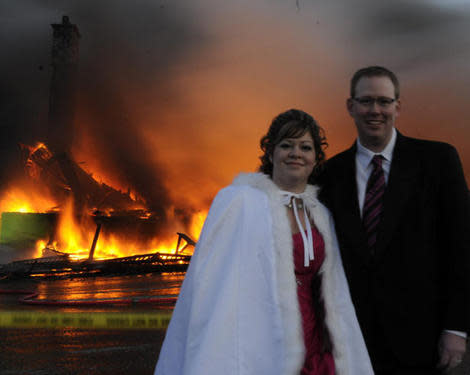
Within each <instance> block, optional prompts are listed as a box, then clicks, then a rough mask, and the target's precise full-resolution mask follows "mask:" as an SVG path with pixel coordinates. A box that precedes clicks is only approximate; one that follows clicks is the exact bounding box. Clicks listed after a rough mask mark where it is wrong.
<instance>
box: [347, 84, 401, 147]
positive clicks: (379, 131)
mask: <svg viewBox="0 0 470 375" xmlns="http://www.w3.org/2000/svg"><path fill="white" fill-rule="evenodd" d="M355 91H356V92H355V96H354V98H349V99H348V100H347V103H346V105H347V109H348V112H349V114H350V115H351V117H352V118H353V119H354V122H355V123H356V127H357V133H358V135H359V139H360V141H361V143H362V144H363V145H364V146H366V147H367V148H369V149H371V150H372V151H375V152H380V151H382V150H383V149H384V148H385V146H387V144H388V142H389V141H390V138H391V136H392V129H393V127H394V126H395V118H396V117H397V116H398V114H399V112H400V100H399V99H395V87H394V86H393V82H392V81H391V80H390V78H388V77H382V76H379V77H362V78H361V79H360V80H359V81H358V82H357V84H356V90H355Z"/></svg>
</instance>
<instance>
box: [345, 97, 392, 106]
mask: <svg viewBox="0 0 470 375" xmlns="http://www.w3.org/2000/svg"><path fill="white" fill-rule="evenodd" d="M352 99H353V100H354V101H355V102H357V103H359V104H360V105H362V106H364V107H370V106H372V105H374V104H375V103H377V105H378V106H379V107H382V108H387V107H390V106H391V105H392V103H393V102H395V101H396V99H393V98H387V97H386V96H379V97H377V98H373V97H372V96H361V97H359V98H352Z"/></svg>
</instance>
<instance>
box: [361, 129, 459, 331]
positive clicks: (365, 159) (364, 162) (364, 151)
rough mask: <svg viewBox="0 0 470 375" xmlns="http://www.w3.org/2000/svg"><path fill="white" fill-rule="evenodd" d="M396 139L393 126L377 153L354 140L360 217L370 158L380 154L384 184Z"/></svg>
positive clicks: (370, 168)
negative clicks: (389, 135)
mask: <svg viewBox="0 0 470 375" xmlns="http://www.w3.org/2000/svg"><path fill="white" fill-rule="evenodd" d="M396 141H397V130H396V129H395V128H393V130H392V138H390V141H389V142H388V144H387V146H385V148H384V149H383V150H382V151H381V152H378V153H375V152H373V151H371V150H369V149H368V148H366V147H365V146H363V145H362V143H361V141H360V140H359V138H357V140H356V146H357V151H356V184H357V199H358V202H359V210H360V212H361V217H362V208H363V206H364V200H365V197H366V187H367V181H368V180H369V176H370V174H371V173H372V170H373V169H374V167H373V165H372V163H371V162H372V158H373V157H374V156H375V155H382V157H383V160H382V169H383V171H384V177H385V184H387V183H388V176H389V174H390V167H391V165H392V159H393V150H394V148H395V143H396ZM444 332H449V333H453V334H455V335H457V336H460V337H464V338H466V337H467V333H466V332H460V331H451V330H444Z"/></svg>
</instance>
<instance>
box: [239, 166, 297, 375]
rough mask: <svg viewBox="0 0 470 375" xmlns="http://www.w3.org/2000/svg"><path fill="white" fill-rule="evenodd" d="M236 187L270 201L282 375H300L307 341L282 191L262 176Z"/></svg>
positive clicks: (243, 179)
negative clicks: (256, 192) (245, 187)
mask: <svg viewBox="0 0 470 375" xmlns="http://www.w3.org/2000/svg"><path fill="white" fill-rule="evenodd" d="M233 185H249V186H251V187H254V188H257V189H259V190H262V191H264V192H265V193H266V194H267V195H268V198H269V205H270V210H271V217H272V225H273V233H274V238H273V244H272V245H273V249H274V251H275V253H276V254H275V255H276V257H275V264H276V270H277V271H276V272H277V275H276V276H277V277H276V281H277V283H278V284H277V285H276V289H277V291H278V297H279V300H278V303H279V307H280V310H281V316H282V324H283V327H284V332H283V334H284V344H285V346H284V347H285V349H286V350H285V354H286V357H285V359H284V363H285V368H284V370H283V372H282V374H292V375H297V374H299V373H300V370H301V369H302V366H303V363H304V360H305V345H304V341H303V329H302V320H301V316H300V309H299V301H298V298H297V284H296V282H295V273H294V258H293V241H292V236H285V235H283V234H284V233H290V225H289V221H288V218H287V211H286V210H285V207H284V205H283V204H282V202H281V195H280V194H278V192H279V190H280V189H279V188H278V187H277V186H276V185H275V184H274V183H273V182H272V180H271V178H269V176H267V175H265V174H262V173H243V174H240V175H239V176H238V177H237V178H235V180H234V181H233Z"/></svg>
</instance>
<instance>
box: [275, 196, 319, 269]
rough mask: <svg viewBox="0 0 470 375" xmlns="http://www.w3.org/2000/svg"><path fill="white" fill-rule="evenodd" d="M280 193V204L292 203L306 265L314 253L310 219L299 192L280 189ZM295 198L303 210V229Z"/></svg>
mask: <svg viewBox="0 0 470 375" xmlns="http://www.w3.org/2000/svg"><path fill="white" fill-rule="evenodd" d="M280 193H281V200H282V204H284V205H285V206H289V207H290V205H291V204H292V207H293V208H294V216H295V221H296V222H297V225H298V227H299V229H300V234H301V235H302V240H303V243H304V266H305V267H308V266H309V264H310V261H311V260H313V259H314V255H313V234H312V226H311V225H310V220H309V218H308V215H307V209H306V208H305V204H304V202H303V199H302V197H301V195H300V194H296V193H292V192H290V191H284V190H281V191H280ZM296 200H299V201H300V202H301V204H302V209H303V211H304V219H305V220H304V221H305V226H306V228H305V229H304V227H303V225H302V222H301V221H300V218H299V212H298V210H297V202H296ZM305 232H307V235H305Z"/></svg>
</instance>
